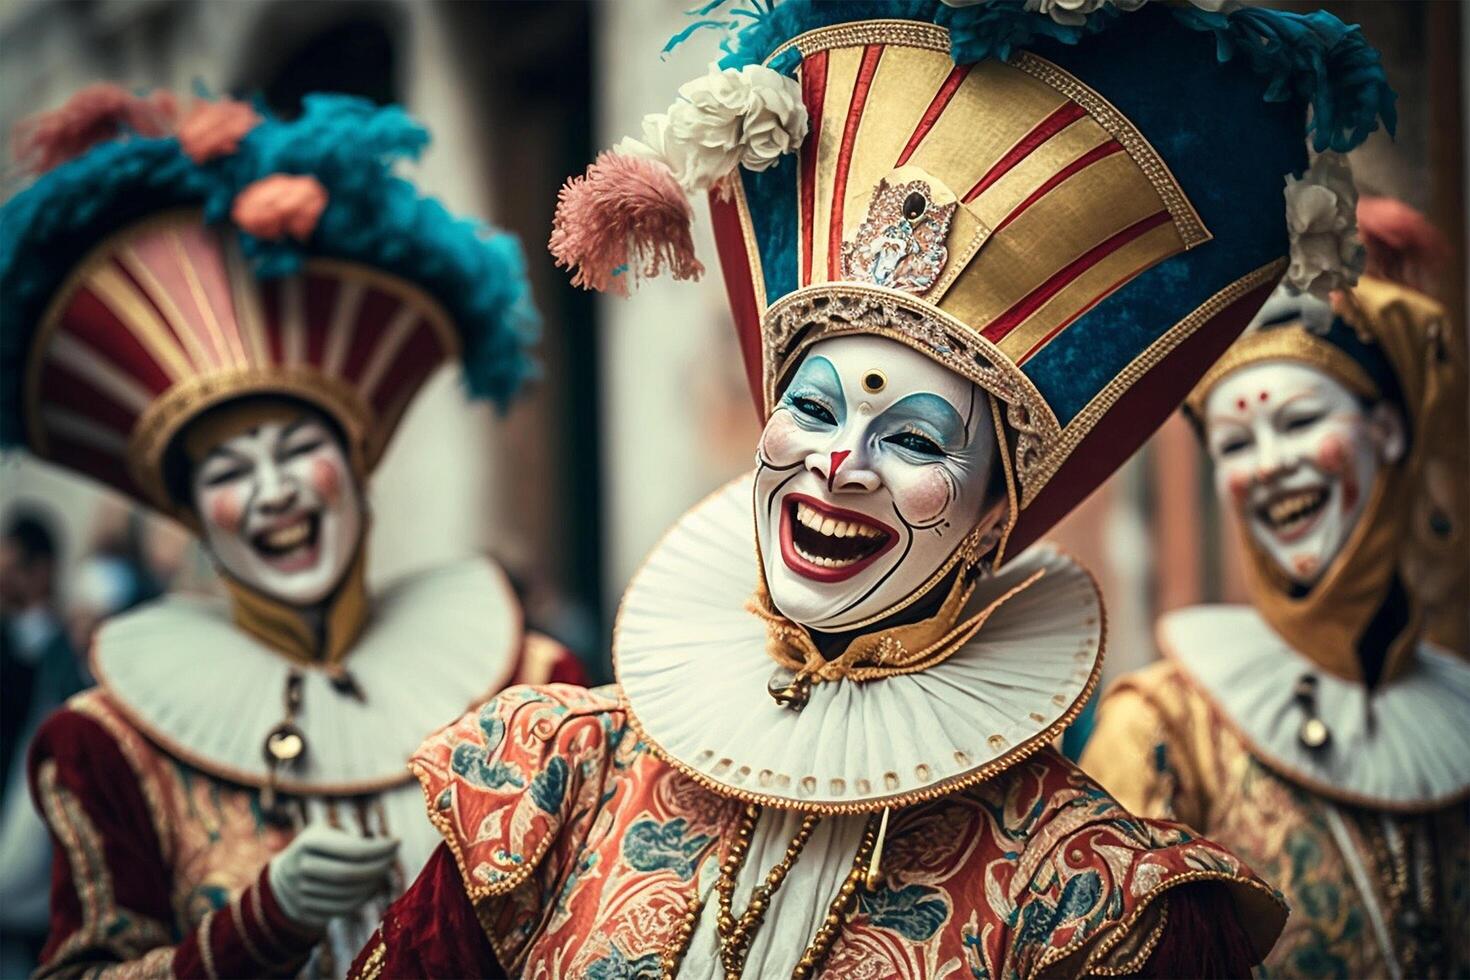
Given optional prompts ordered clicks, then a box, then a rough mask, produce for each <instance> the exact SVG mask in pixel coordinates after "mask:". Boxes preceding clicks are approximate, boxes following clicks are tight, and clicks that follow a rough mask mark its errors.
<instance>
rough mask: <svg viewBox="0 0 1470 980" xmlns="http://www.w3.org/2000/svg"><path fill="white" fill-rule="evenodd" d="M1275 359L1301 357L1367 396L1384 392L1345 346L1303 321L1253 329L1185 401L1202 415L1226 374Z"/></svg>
mask: <svg viewBox="0 0 1470 980" xmlns="http://www.w3.org/2000/svg"><path fill="white" fill-rule="evenodd" d="M1272 360H1285V361H1300V362H1301V363H1303V364H1308V365H1311V366H1312V367H1316V368H1320V369H1322V370H1323V371H1325V372H1327V373H1328V374H1330V375H1331V376H1332V377H1334V378H1337V379H1338V380H1340V381H1341V382H1342V383H1343V384H1345V385H1347V386H1348V387H1349V388H1351V389H1352V390H1353V391H1355V392H1356V393H1358V394H1359V395H1362V396H1363V397H1364V398H1378V397H1379V396H1380V394H1381V392H1379V390H1378V386H1377V385H1376V384H1374V383H1373V379H1371V378H1370V377H1368V372H1367V371H1364V370H1363V367H1362V365H1360V364H1359V363H1358V362H1357V361H1355V360H1353V359H1352V358H1351V357H1349V356H1348V355H1347V353H1345V352H1344V351H1343V350H1342V348H1340V347H1338V346H1337V345H1336V344H1333V343H1332V342H1331V341H1328V340H1324V339H1323V338H1321V337H1319V336H1317V335H1316V334H1314V333H1312V331H1310V330H1308V329H1307V328H1306V327H1305V326H1304V325H1302V324H1300V323H1283V324H1280V325H1279V326H1273V327H1268V328H1266V329H1258V330H1252V331H1250V332H1249V333H1247V334H1245V335H1244V336H1243V337H1241V338H1240V339H1239V340H1237V341H1236V342H1235V343H1234V344H1231V345H1230V349H1229V350H1227V351H1226V352H1225V354H1224V356H1223V357H1221V358H1220V359H1219V360H1218V361H1216V362H1215V363H1214V365H1213V366H1211V368H1210V369H1209V371H1207V372H1205V376H1204V377H1203V378H1201V379H1200V382H1199V384H1197V385H1195V387H1194V390H1193V391H1192V392H1190V393H1189V397H1188V398H1186V399H1185V400H1184V403H1185V404H1186V405H1188V406H1189V410H1190V411H1191V412H1193V413H1194V414H1195V416H1196V417H1197V418H1200V419H1203V418H1204V414H1205V399H1206V398H1208V397H1209V394H1210V390H1211V389H1212V388H1214V387H1215V385H1217V384H1219V383H1220V382H1221V381H1222V380H1223V379H1224V378H1225V376H1226V375H1227V374H1231V373H1232V372H1234V371H1236V370H1238V369H1239V368H1243V367H1245V366H1246V365H1249V364H1255V363H1257V362H1258V361H1272Z"/></svg>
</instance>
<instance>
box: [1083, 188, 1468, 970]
mask: <svg viewBox="0 0 1470 980" xmlns="http://www.w3.org/2000/svg"><path fill="white" fill-rule="evenodd" d="M1384 210H1387V208H1386V206H1385V205H1379V204H1377V203H1375V204H1374V205H1373V206H1372V207H1371V208H1367V209H1360V210H1359V214H1360V216H1361V217H1362V219H1363V222H1364V225H1365V234H1364V238H1365V239H1367V241H1368V242H1369V245H1370V251H1369V255H1370V259H1371V258H1372V257H1373V253H1374V252H1375V251H1377V250H1380V249H1382V248H1383V247H1384V241H1383V238H1382V236H1381V235H1379V234H1374V233H1373V232H1375V231H1376V229H1373V228H1371V224H1372V223H1374V222H1375V220H1376V216H1377V215H1378V214H1380V213H1382V211H1384ZM1389 213H1390V214H1395V213H1396V214H1403V213H1404V211H1403V209H1402V206H1399V208H1396V209H1393V211H1391V212H1389ZM1413 217H1414V218H1417V216H1413ZM1411 220H1412V219H1411ZM1417 220H1419V221H1421V222H1422V220H1423V219H1422V218H1418V219H1417ZM1375 265H1376V266H1377V267H1378V268H1380V269H1383V270H1384V271H1389V270H1391V269H1394V268H1395V264H1393V263H1386V262H1383V261H1381V260H1380V261H1377V262H1372V261H1370V268H1373V267H1374V266H1375ZM1335 305H1336V313H1334V309H1333V307H1332V306H1329V305H1327V304H1326V303H1323V302H1320V301H1317V300H1313V299H1312V298H1311V297H1309V296H1298V297H1289V296H1282V297H1278V298H1276V299H1273V300H1272V301H1271V302H1270V303H1268V304H1267V305H1266V307H1265V309H1264V310H1263V311H1262V315H1261V317H1260V318H1259V322H1258V323H1257V324H1256V325H1254V326H1253V327H1252V329H1251V330H1250V331H1249V332H1248V333H1247V334H1246V335H1245V336H1244V337H1243V338H1242V339H1241V340H1240V341H1239V342H1238V343H1237V344H1236V345H1235V347H1233V348H1232V349H1231V350H1230V351H1229V352H1228V353H1227V354H1226V356H1225V357H1224V358H1223V359H1222V360H1221V361H1220V362H1219V363H1218V364H1217V365H1216V366H1215V367H1214V368H1213V369H1212V370H1211V371H1210V373H1209V374H1208V375H1206V377H1205V379H1204V381H1203V382H1202V383H1201V385H1200V386H1199V388H1198V389H1197V390H1196V392H1195V393H1194V394H1193V395H1192V396H1191V398H1190V401H1189V403H1188V408H1189V411H1190V414H1191V416H1192V418H1194V419H1195V420H1196V421H1197V422H1198V423H1199V427H1200V431H1201V434H1202V436H1203V438H1204V441H1205V447H1206V449H1207V450H1208V452H1209V455H1210V457H1211V459H1212V460H1213V462H1214V466H1215V484H1216V486H1217V487H1218V489H1219V492H1220V497H1221V500H1222V501H1223V502H1224V504H1225V506H1226V507H1227V508H1228V509H1229V510H1231V511H1233V512H1234V514H1235V516H1236V518H1237V523H1238V525H1239V529H1240V532H1241V539H1242V543H1243V551H1244V553H1245V559H1246V581H1247V585H1248V587H1249V590H1250V595H1251V605H1249V606H1198V607H1195V608H1192V609H1183V610H1179V611H1176V612H1173V613H1170V614H1168V615H1166V616H1165V617H1164V618H1163V620H1162V621H1161V622H1160V624H1159V629H1158V634H1159V642H1160V646H1161V648H1162V650H1163V652H1164V655H1165V656H1164V659H1163V660H1162V661H1160V662H1159V663H1158V664H1155V665H1154V666H1152V667H1150V668H1148V669H1146V670H1143V671H1140V672H1139V673H1138V674H1135V675H1133V676H1131V677H1127V678H1124V679H1123V680H1122V681H1120V682H1119V683H1118V685H1116V687H1115V688H1114V689H1113V690H1112V691H1111V692H1110V693H1109V696H1108V697H1107V698H1106V699H1104V701H1103V702H1102V706H1101V710H1100V713H1099V716H1098V726H1097V729H1096V731H1095V732H1094V734H1093V736H1092V739H1091V741H1090V743H1089V744H1088V747H1087V750H1086V752H1085V754H1084V755H1083V758H1082V764H1083V766H1084V767H1085V768H1086V769H1087V771H1088V772H1089V773H1091V774H1092V775H1093V776H1095V777H1097V778H1098V779H1099V780H1100V781H1101V782H1102V783H1103V784H1104V785H1105V786H1106V787H1107V788H1108V789H1109V790H1110V791H1111V792H1113V793H1115V794H1117V796H1118V798H1119V799H1120V800H1121V801H1122V802H1123V803H1124V804H1125V805H1127V806H1128V807H1130V808H1131V809H1133V810H1135V812H1138V813H1141V814H1145V815H1147V816H1151V817H1161V818H1165V819H1170V820H1180V821H1183V822H1185V823H1187V824H1189V825H1191V826H1193V827H1196V828H1198V829H1199V830H1201V831H1203V832H1204V833H1207V834H1209V835H1210V836H1211V837H1214V838H1215V839H1217V840H1219V841H1220V842H1222V843H1223V844H1225V845H1226V846H1228V847H1229V848H1230V849H1231V850H1232V851H1234V852H1235V853H1236V854H1238V855H1240V856H1241V857H1242V858H1244V859H1245V860H1247V861H1249V862H1250V864H1251V866H1252V867H1254V868H1255V869H1256V870H1257V871H1259V872H1261V873H1262V874H1264V875H1266V876H1267V877H1268V878H1270V879H1271V880H1272V881H1273V882H1275V883H1276V884H1277V885H1278V887H1280V888H1281V890H1282V891H1283V893H1284V894H1285V896H1286V898H1287V901H1288V902H1290V903H1291V906H1292V915H1291V920H1290V921H1289V923H1288V924H1287V927H1286V931H1285V933H1284V934H1283V935H1282V938H1281V940H1280V941H1279V942H1278V943H1277V945H1276V948H1275V950H1274V951H1273V952H1272V954H1271V956H1270V958H1269V959H1268V960H1267V961H1266V966H1267V968H1268V969H1269V971H1270V975H1271V976H1282V977H1326V976H1375V977H1392V978H1395V980H1397V978H1401V977H1460V976H1465V975H1467V974H1470V942H1467V940H1466V935H1465V930H1464V925H1465V923H1466V922H1467V921H1470V810H1467V804H1466V797H1467V796H1470V727H1467V725H1466V720H1467V719H1470V663H1467V662H1466V660H1464V659H1462V658H1463V651H1459V653H1460V654H1461V656H1455V655H1454V651H1450V650H1447V649H1444V648H1441V647H1439V646H1436V645H1434V644H1433V643H1431V642H1429V639H1428V638H1429V637H1430V636H1434V635H1436V634H1435V633H1434V631H1433V628H1434V626H1435V625H1436V623H1438V624H1439V625H1440V626H1441V629H1440V631H1439V633H1438V634H1437V635H1439V636H1443V637H1445V638H1446V639H1447V640H1448V641H1449V642H1453V638H1454V637H1455V636H1456V635H1458V636H1459V637H1461V638H1463V636H1464V619H1465V616H1466V609H1465V604H1464V596H1463V591H1462V589H1463V584H1464V579H1465V574H1466V557H1465V547H1466V533H1467V531H1466V527H1465V513H1464V507H1463V501H1464V499H1465V497H1464V494H1465V488H1464V480H1465V474H1466V470H1467V461H1466V458H1465V450H1464V446H1465V443H1464V430H1463V426H1464V424H1465V422H1464V411H1465V403H1464V400H1463V396H1464V391H1465V378H1464V371H1465V364H1464V355H1463V350H1464V348H1463V346H1462V344H1461V343H1460V341H1459V340H1458V339H1457V338H1456V337H1455V335H1454V333H1453V331H1452V328H1451V326H1450V324H1449V323H1448V322H1447V320H1446V318H1445V311H1444V309H1443V308H1442V307H1441V306H1440V305H1439V304H1438V303H1436V302H1434V301H1433V300H1431V299H1430V298H1429V297H1427V296H1425V295H1424V294H1422V293H1419V292H1417V291H1415V290H1413V289H1410V288H1408V287H1405V286H1402V285H1398V284H1395V283H1391V282H1388V281H1386V280H1382V279H1376V278H1370V277H1366V276H1365V277H1364V278H1363V279H1362V281H1361V282H1360V283H1359V284H1358V285H1357V287H1356V288H1354V289H1351V290H1348V291H1345V292H1343V293H1341V294H1340V295H1339V296H1338V297H1336V301H1335ZM1452 618H1458V619H1459V620H1460V628H1459V630H1458V631H1456V630H1454V629H1452V628H1450V626H1449V621H1450V620H1451V619H1452ZM1455 923H1459V925H1455Z"/></svg>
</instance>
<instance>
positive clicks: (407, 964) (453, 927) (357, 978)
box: [348, 844, 509, 980]
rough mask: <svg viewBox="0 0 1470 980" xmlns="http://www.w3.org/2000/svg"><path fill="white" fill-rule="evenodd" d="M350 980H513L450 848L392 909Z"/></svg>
mask: <svg viewBox="0 0 1470 980" xmlns="http://www.w3.org/2000/svg"><path fill="white" fill-rule="evenodd" d="M348 976H349V977H350V978H354V980H380V978H384V977H394V978H397V977H507V976H509V974H507V973H506V972H505V970H504V969H503V968H502V967H501V966H500V963H499V961H498V960H496V958H495V950H494V949H492V948H491V946H490V940H489V939H487V938H486V937H485V930H484V929H482V928H481V927H480V921H479V919H478V918H476V916H475V907H474V905H473V904H471V902H470V900H469V896H467V895H466V894H465V891H464V884H463V883H462V882H461V881H460V877H459V868H458V867H456V866H455V863H454V855H453V854H451V853H450V852H449V848H448V846H446V845H444V844H440V845H439V849H438V850H436V851H435V852H434V856H433V857H431V858H430V859H429V863H428V864H426V865H425V866H424V870H423V871H422V872H421V873H420V874H419V876H418V880H417V881H415V882H414V883H413V887H411V888H410V889H409V890H408V891H406V892H404V893H403V895H402V896H400V897H399V899H398V900H397V901H396V902H394V903H393V904H392V905H391V906H389V907H388V913H387V915H385V916H383V922H382V924H381V925H379V926H378V931H377V932H375V933H373V937H372V939H370V940H369V941H368V944H367V945H366V946H365V947H363V950H362V952H361V953H359V954H358V955H357V960H356V961H355V962H354V963H353V964H352V970H351V972H350V973H349V974H348Z"/></svg>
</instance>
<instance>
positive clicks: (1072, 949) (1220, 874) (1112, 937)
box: [1027, 871, 1289, 980]
mask: <svg viewBox="0 0 1470 980" xmlns="http://www.w3.org/2000/svg"><path fill="white" fill-rule="evenodd" d="M1196 881H1220V882H1224V883H1226V884H1233V885H1244V886H1246V887H1248V888H1250V889H1252V890H1254V891H1257V892H1260V893H1261V894H1262V895H1265V896H1266V897H1267V898H1269V899H1270V900H1271V901H1272V902H1273V903H1275V905H1276V906H1277V907H1278V908H1279V909H1280V910H1281V912H1282V916H1281V925H1278V926H1277V927H1276V929H1275V934H1276V935H1275V936H1273V937H1272V940H1271V942H1270V943H1267V944H1266V948H1265V949H1260V950H1258V949H1257V948H1256V947H1257V943H1256V940H1255V937H1254V936H1252V937H1251V941H1252V947H1253V949H1252V952H1253V953H1254V954H1255V955H1256V956H1258V957H1260V958H1261V959H1264V958H1265V956H1266V954H1267V953H1269V952H1270V951H1271V946H1273V945H1274V944H1275V941H1276V936H1279V935H1280V934H1281V929H1282V927H1283V926H1284V925H1285V924H1286V913H1287V912H1289V909H1288V907H1287V905H1286V903H1285V902H1284V901H1282V899H1281V897H1280V896H1279V895H1277V894H1276V893H1275V892H1274V891H1273V890H1272V889H1271V888H1270V887H1269V886H1267V885H1266V883H1265V882H1263V881H1260V880H1259V879H1256V878H1250V877H1246V876H1244V875H1234V874H1230V873H1229V872H1225V871H1185V872H1182V873H1181V874H1177V875H1174V876H1172V877H1170V878H1167V879H1165V880H1164V881H1162V882H1160V883H1159V884H1158V885H1156V886H1155V887H1154V888H1152V889H1150V890H1149V891H1148V892H1146V893H1144V895H1143V900H1142V901H1141V902H1140V903H1139V904H1138V905H1137V906H1136V907H1135V908H1134V909H1133V910H1132V911H1131V912H1129V913H1128V914H1127V915H1125V916H1123V918H1122V919H1121V920H1119V922H1118V923H1117V925H1115V926H1113V927H1112V928H1111V929H1109V930H1108V931H1107V932H1106V933H1103V934H1102V935H1101V936H1098V935H1092V936H1084V937H1083V938H1081V939H1076V940H1073V941H1072V942H1070V943H1068V944H1067V945H1066V946H1063V947H1062V948H1061V949H1049V950H1047V951H1046V952H1044V953H1042V954H1041V957H1040V959H1039V960H1038V961H1037V963H1036V967H1035V968H1034V969H1033V970H1032V971H1031V972H1030V973H1029V974H1028V975H1027V980H1029V978H1030V977H1035V976H1038V975H1039V974H1041V973H1042V972H1043V971H1045V970H1046V969H1047V968H1048V967H1050V966H1053V965H1055V964H1057V963H1060V962H1061V961H1062V960H1065V959H1066V958H1067V957H1069V956H1072V955H1075V954H1076V953H1078V952H1079V951H1081V950H1083V949H1085V948H1086V946H1087V944H1088V943H1091V942H1096V943H1097V946H1096V948H1094V949H1093V950H1091V951H1089V955H1088V959H1087V964H1088V965H1087V967H1084V969H1083V970H1082V971H1080V973H1079V975H1085V974H1086V972H1087V970H1088V969H1090V967H1091V964H1092V962H1093V961H1094V960H1095V958H1096V957H1098V956H1100V955H1102V954H1104V953H1106V952H1107V951H1108V950H1110V949H1112V948H1113V947H1114V946H1116V945H1117V944H1118V943H1120V942H1122V941H1123V940H1124V939H1126V938H1127V936H1128V933H1129V931H1130V930H1132V928H1133V927H1134V926H1135V925H1137V923H1138V920H1139V919H1140V918H1142V917H1143V915H1144V913H1145V912H1147V911H1148V909H1149V906H1150V905H1152V904H1153V903H1154V902H1155V901H1156V900H1158V898H1160V897H1161V896H1162V895H1163V894H1164V893H1165V892H1167V891H1169V890H1170V889H1172V888H1177V887H1179V886H1180V885H1187V884H1190V883H1192V882H1196Z"/></svg>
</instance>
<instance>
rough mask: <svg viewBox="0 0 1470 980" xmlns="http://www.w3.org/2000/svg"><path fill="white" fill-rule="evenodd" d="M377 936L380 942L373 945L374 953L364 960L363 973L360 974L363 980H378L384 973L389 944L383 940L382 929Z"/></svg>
mask: <svg viewBox="0 0 1470 980" xmlns="http://www.w3.org/2000/svg"><path fill="white" fill-rule="evenodd" d="M377 935H378V941H377V942H375V943H373V951H372V952H371V953H369V954H368V958H367V959H365V960H363V962H362V971H361V972H360V973H358V976H359V977H360V978H361V980H378V977H379V976H381V975H382V973H383V963H384V961H385V960H387V958H388V944H387V943H386V942H384V940H383V932H382V930H381V929H380V930H378V934H377Z"/></svg>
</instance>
